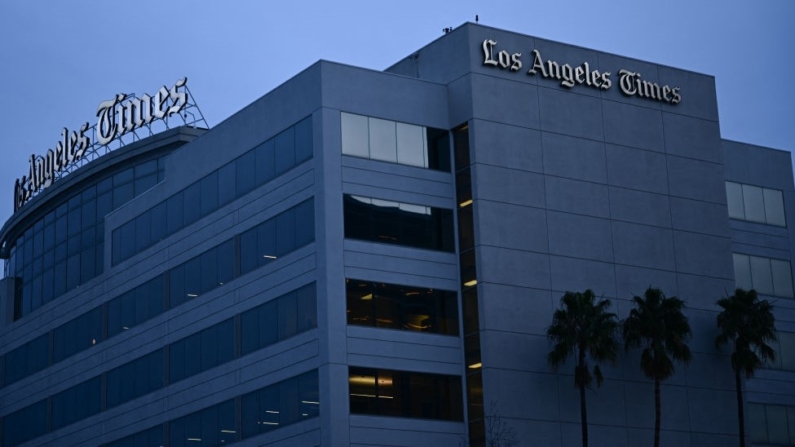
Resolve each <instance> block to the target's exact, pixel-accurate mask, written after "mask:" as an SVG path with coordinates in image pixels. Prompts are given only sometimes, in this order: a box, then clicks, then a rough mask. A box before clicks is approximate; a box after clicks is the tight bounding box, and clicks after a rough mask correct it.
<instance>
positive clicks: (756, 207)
mask: <svg viewBox="0 0 795 447" xmlns="http://www.w3.org/2000/svg"><path fill="white" fill-rule="evenodd" d="M743 206H744V207H745V219H746V220H750V221H754V222H765V202H764V199H763V198H762V188H760V187H758V186H751V185H743Z"/></svg>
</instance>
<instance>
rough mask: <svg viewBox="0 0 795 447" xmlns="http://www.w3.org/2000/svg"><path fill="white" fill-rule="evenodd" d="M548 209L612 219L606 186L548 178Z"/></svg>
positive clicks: (546, 186)
mask: <svg viewBox="0 0 795 447" xmlns="http://www.w3.org/2000/svg"><path fill="white" fill-rule="evenodd" d="M545 189H546V193H547V208H548V209H550V210H556V211H565V212H568V213H574V214H585V215H588V216H594V217H604V218H609V217H610V201H609V199H608V194H607V186H606V185H598V184H594V183H590V182H582V181H579V180H570V179H565V178H559V177H552V176H547V177H546V185H545Z"/></svg>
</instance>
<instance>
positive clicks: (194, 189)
mask: <svg viewBox="0 0 795 447" xmlns="http://www.w3.org/2000/svg"><path fill="white" fill-rule="evenodd" d="M182 192H183V200H184V201H183V203H182V214H183V216H184V217H185V226H188V225H190V224H192V223H194V222H196V221H197V220H199V217H201V184H200V182H196V183H194V184H192V185H190V186H188V187H187V188H185V190H184V191H182Z"/></svg>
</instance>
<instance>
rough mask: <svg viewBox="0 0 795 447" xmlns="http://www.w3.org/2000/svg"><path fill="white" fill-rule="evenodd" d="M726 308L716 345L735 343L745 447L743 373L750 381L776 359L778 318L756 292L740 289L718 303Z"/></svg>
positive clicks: (734, 362) (739, 413)
mask: <svg viewBox="0 0 795 447" xmlns="http://www.w3.org/2000/svg"><path fill="white" fill-rule="evenodd" d="M718 306H720V307H721V308H723V310H722V311H721V313H720V314H718V319H717V320H718V328H720V331H721V333H720V335H718V337H717V338H716V339H715V346H716V347H720V346H721V345H723V344H727V343H734V350H733V351H732V369H734V381H735V386H736V388H737V421H738V424H739V428H740V447H745V416H744V414H743V390H742V377H741V373H745V377H746V378H748V379H750V378H751V377H753V376H754V372H755V371H756V369H757V368H760V367H762V366H764V364H765V363H766V362H774V361H775V360H776V351H774V350H773V348H772V347H770V345H768V343H772V342H775V341H776V327H775V323H776V319H775V317H773V305H772V304H770V303H768V302H767V300H762V301H760V300H759V298H757V296H756V290H753V289H751V290H749V291H745V290H743V289H737V290H735V291H734V295H732V296H730V297H726V298H722V299H720V300H718Z"/></svg>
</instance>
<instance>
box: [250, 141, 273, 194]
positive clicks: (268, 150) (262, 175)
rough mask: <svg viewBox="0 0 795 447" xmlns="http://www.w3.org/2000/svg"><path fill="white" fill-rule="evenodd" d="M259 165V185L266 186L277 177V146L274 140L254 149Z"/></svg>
mask: <svg viewBox="0 0 795 447" xmlns="http://www.w3.org/2000/svg"><path fill="white" fill-rule="evenodd" d="M254 152H255V153H256V155H255V157H256V163H257V184H258V185H264V184H265V183H267V182H269V181H271V180H273V179H274V178H275V177H276V168H275V163H276V160H275V158H276V154H275V152H276V145H275V143H274V142H273V138H271V139H270V140H268V141H266V142H264V143H262V144H260V145H259V146H257V147H256V149H254Z"/></svg>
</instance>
